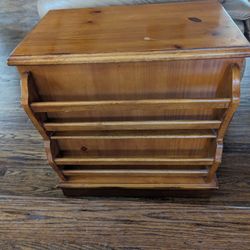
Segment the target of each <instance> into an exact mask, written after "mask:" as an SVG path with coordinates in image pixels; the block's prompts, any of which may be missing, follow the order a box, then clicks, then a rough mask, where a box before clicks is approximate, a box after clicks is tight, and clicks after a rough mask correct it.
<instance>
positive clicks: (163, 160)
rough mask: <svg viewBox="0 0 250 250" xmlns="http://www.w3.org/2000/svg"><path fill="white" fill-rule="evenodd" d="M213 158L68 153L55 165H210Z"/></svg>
mask: <svg viewBox="0 0 250 250" xmlns="http://www.w3.org/2000/svg"><path fill="white" fill-rule="evenodd" d="M213 161H214V159H213V158H212V157H200V158H198V157H192V156H190V157H185V156H183V157H182V156H178V157H177V156H175V157H167V156H165V157H164V156H162V157H160V156H157V157H150V156H148V155H145V156H141V157H139V156H138V157H136V156H134V157H121V156H119V157H118V156H117V155H114V156H113V157H97V156H92V157H88V156H82V155H69V156H67V155H66V156H63V157H57V158H55V163H56V164H57V165H137V164H138V165H158V164H160V165H211V164H212V163H213Z"/></svg>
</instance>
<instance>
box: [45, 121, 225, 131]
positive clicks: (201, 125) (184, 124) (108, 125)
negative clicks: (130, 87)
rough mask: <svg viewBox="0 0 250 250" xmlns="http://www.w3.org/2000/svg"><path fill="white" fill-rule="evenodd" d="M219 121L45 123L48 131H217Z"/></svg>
mask: <svg viewBox="0 0 250 250" xmlns="http://www.w3.org/2000/svg"><path fill="white" fill-rule="evenodd" d="M220 124H221V121H219V120H207V121H205V120H204V121H203V120H201V121H198V120H193V121H192V120H181V121H178V120H177V121H130V122H129V121H120V122H119V121H116V122H45V123H44V127H45V129H46V130H48V131H70V130H78V131H81V130H134V129H138V130H149V129H151V130H152V129H216V128H219V126H220Z"/></svg>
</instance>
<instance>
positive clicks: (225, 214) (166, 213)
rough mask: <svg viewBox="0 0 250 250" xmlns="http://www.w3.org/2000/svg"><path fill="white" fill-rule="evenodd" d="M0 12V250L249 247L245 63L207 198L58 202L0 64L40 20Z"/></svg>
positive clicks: (19, 8)
mask: <svg viewBox="0 0 250 250" xmlns="http://www.w3.org/2000/svg"><path fill="white" fill-rule="evenodd" d="M0 6H1V12H0V19H1V22H0V37H1V40H0V45H1V46H0V73H1V74H0V88H1V91H0V138H1V140H0V149H1V150H0V195H1V196H0V249H18V248H23V249H27V248H30V249H41V248H42V249H121V248H127V249H156V248H157V249H166V248H167V249H181V248H182V249H199V248H201V249H211V246H212V248H214V249H233V250H234V249H247V250H248V249H249V244H250V243H249V234H250V232H249V231H250V230H249V221H250V211H249V207H250V183H249V179H250V167H249V165H250V154H249V152H250V143H249V142H250V115H249V110H250V102H249V98H250V85H249V84H250V74H249V72H250V64H249V62H248V63H247V70H246V72H245V75H244V78H243V82H242V86H241V95H242V98H241V104H240V107H239V109H238V111H237V113H236V114H235V116H234V118H233V121H232V123H231V124H230V127H229V131H228V132H227V135H226V138H225V144H224V155H223V161H222V165H221V167H220V169H219V173H218V175H219V182H220V189H219V190H218V191H216V192H215V193H214V194H213V195H212V196H211V197H210V198H195V199H190V198H188V199H186V198H168V197H165V198H162V199H143V198H141V199H133V198H101V197H97V198H85V199H70V198H67V199H64V198H63V194H62V193H61V191H60V190H58V189H56V187H55V183H56V182H57V181H58V178H57V177H56V174H55V173H54V171H53V170H52V169H51V168H50V167H49V166H48V164H47V162H46V156H45V152H44V149H43V143H42V141H41V137H40V135H38V133H37V131H36V130H35V129H34V127H33V125H31V122H30V121H29V120H28V118H27V116H26V114H25V113H24V111H23V110H22V108H21V106H20V87H19V76H18V74H17V72H16V71H15V70H14V68H10V67H7V66H6V64H5V63H6V59H7V56H8V54H9V53H10V51H11V50H12V49H13V48H14V47H15V46H16V44H17V43H18V42H19V41H20V40H21V39H22V38H23V37H24V35H25V34H26V33H27V32H28V31H29V29H30V28H31V27H32V26H33V25H34V24H35V22H36V20H37V19H38V16H37V13H36V11H35V9H36V1H31V0H25V1H24V0H19V1H17V0H10V1H2V2H0ZM27 13H28V15H27ZM24 16H26V18H23V17H24ZM218 206H219V207H218ZM155 214H157V215H156V216H155Z"/></svg>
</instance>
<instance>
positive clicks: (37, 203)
mask: <svg viewBox="0 0 250 250" xmlns="http://www.w3.org/2000/svg"><path fill="white" fill-rule="evenodd" d="M0 210H1V211H2V212H1V215H0V217H1V219H2V221H3V223H0V232H1V234H0V248H2V249H8V248H9V249H13V246H15V247H16V248H31V249H32V248H38V247H40V246H43V247H44V246H49V247H50V248H53V249H63V250H64V249H67V250H68V249H70V250H71V249H76V248H87V249H106V250H108V249H111V248H113V249H119V248H127V249H162V248H164V246H168V248H169V249H186V248H195V249H197V248H201V249H207V248H210V246H211V245H212V246H213V248H215V249H219V250H220V249H221V250H224V249H225V248H226V249H236V248H239V249H248V246H249V244H250V239H249V234H250V208H249V207H247V206H246V207H240V206H214V205H202V206H201V205H195V204H178V203H167V202H162V201H161V200H155V201H147V200H142V199H140V200H137V199H130V200H128V199H124V200H116V199H106V200H105V202H104V200H100V199H83V200H81V199H74V200H73V199H53V198H36V197H15V196H12V197H10V196H1V197H0ZM17 222H18V223H17ZM125 231H126V233H123V232H125ZM180 235H181V239H182V240H180ZM229 235H230V236H231V237H229ZM145 237H146V238H147V240H145Z"/></svg>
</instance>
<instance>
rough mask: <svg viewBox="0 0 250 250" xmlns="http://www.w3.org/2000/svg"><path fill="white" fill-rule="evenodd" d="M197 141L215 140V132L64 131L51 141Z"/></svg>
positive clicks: (53, 136)
mask: <svg viewBox="0 0 250 250" xmlns="http://www.w3.org/2000/svg"><path fill="white" fill-rule="evenodd" d="M137 138H145V139H151V138H152V139H178V138H180V139H182V138H187V139H199V138H216V132H215V131H213V130H169V131H168V130H155V131H145V130H144V131H136V130H135V131H133V130H132V131H126V130H125V131H82V132H81V131H80V132H79V131H64V132H55V133H54V134H53V135H52V136H51V139H52V140H63V139H74V140H75V139H76V140H77V139H81V140H84V139H85V140H86V139H88V140H89V139H93V140H99V139H118V140H119V139H137Z"/></svg>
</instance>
